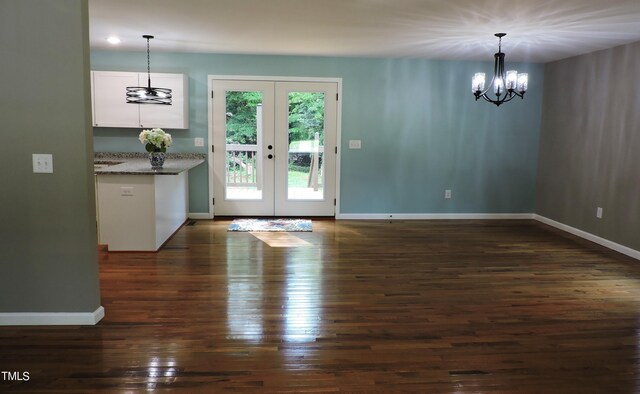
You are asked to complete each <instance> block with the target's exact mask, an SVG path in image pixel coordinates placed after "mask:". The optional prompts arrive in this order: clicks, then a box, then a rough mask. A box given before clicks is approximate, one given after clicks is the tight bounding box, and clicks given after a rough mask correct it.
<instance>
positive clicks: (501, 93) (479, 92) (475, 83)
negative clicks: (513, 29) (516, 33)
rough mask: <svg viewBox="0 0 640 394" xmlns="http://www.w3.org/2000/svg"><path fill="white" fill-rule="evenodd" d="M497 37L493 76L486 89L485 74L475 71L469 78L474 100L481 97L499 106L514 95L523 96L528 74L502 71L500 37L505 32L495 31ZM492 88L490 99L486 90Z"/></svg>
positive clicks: (502, 61)
mask: <svg viewBox="0 0 640 394" xmlns="http://www.w3.org/2000/svg"><path fill="white" fill-rule="evenodd" d="M494 35H495V36H496V37H498V53H496V54H495V55H494V57H495V62H494V66H493V78H492V79H491V82H490V83H489V86H488V87H487V89H485V88H484V85H485V83H484V82H485V74H484V73H476V74H475V75H474V76H473V78H472V79H471V91H472V92H473V94H474V95H475V96H476V101H477V100H478V99H479V98H483V99H485V100H486V101H488V102H490V103H493V104H495V105H497V106H499V105H500V104H502V103H506V102H507V101H511V100H513V99H514V98H516V97H520V98H524V94H525V92H526V91H527V85H528V84H529V74H526V73H519V74H518V72H517V71H516V70H509V71H507V72H505V71H504V53H502V37H504V36H506V35H507V33H496V34H494ZM492 88H493V93H494V94H495V96H496V98H495V99H492V98H490V97H489V96H488V95H487V92H489V90H491V89H492Z"/></svg>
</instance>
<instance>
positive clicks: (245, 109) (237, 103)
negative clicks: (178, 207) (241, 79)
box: [225, 91, 263, 200]
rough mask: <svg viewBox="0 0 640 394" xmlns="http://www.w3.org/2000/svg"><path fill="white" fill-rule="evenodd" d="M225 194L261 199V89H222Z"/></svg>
mask: <svg viewBox="0 0 640 394" xmlns="http://www.w3.org/2000/svg"><path fill="white" fill-rule="evenodd" d="M225 153H226V159H225V181H226V184H225V192H226V193H225V196H226V199H227V200H261V199H262V164H263V163H262V92H246V91H227V92H226V148H225Z"/></svg>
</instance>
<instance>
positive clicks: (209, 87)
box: [207, 75, 342, 219]
mask: <svg viewBox="0 0 640 394" xmlns="http://www.w3.org/2000/svg"><path fill="white" fill-rule="evenodd" d="M216 80H236V81H273V82H333V83H337V84H338V100H337V103H336V105H337V109H336V147H337V150H338V154H337V155H336V177H335V182H336V185H335V193H336V194H335V198H336V209H335V212H334V217H337V216H338V215H339V213H340V156H341V153H342V149H341V148H342V147H341V145H342V138H341V136H342V78H316V77H275V76H251V75H209V76H207V95H208V97H209V98H208V99H207V112H208V129H209V131H208V141H209V144H208V148H207V149H208V152H209V153H208V174H207V182H209V218H210V219H213V218H214V216H215V205H214V204H213V196H214V189H213V174H214V172H213V149H212V146H213V98H212V92H213V83H214V81H216Z"/></svg>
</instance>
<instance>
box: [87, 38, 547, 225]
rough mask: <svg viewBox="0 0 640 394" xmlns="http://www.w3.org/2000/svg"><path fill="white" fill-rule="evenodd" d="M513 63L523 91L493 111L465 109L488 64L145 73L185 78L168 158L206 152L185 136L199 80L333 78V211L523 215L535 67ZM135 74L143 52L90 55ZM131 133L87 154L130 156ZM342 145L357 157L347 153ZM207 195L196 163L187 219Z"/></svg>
mask: <svg viewBox="0 0 640 394" xmlns="http://www.w3.org/2000/svg"><path fill="white" fill-rule="evenodd" d="M487 58H488V59H492V54H491V53H488V54H487ZM507 63H508V54H507ZM508 65H509V63H508ZM513 66H514V67H515V68H516V69H518V70H519V71H523V72H524V71H527V72H528V73H529V76H530V84H529V86H530V91H529V92H528V93H527V97H526V99H525V100H524V101H521V100H520V99H518V100H514V101H513V102H511V103H508V104H505V105H504V106H502V107H500V108H497V107H495V106H494V105H491V104H488V103H485V102H475V101H474V98H473V95H472V93H471V87H470V86H471V76H472V75H473V73H474V72H477V71H484V72H486V73H487V74H489V73H490V72H491V70H492V68H493V63H492V62H456V61H433V60H424V59H364V58H326V57H294V56H248V55H215V54H193V53H191V54H185V53H161V52H153V50H152V53H151V67H152V71H156V72H178V73H185V74H187V75H188V76H189V81H190V86H189V89H190V129H189V130H174V131H170V132H171V133H172V136H173V137H174V141H175V146H174V148H173V149H172V150H173V151H174V152H203V153H204V152H206V148H195V147H194V146H193V138H194V137H205V138H206V137H207V97H208V93H207V75H261V76H307V77H338V78H343V107H342V111H343V112H342V151H341V155H342V156H341V160H342V173H341V176H342V178H341V185H340V187H341V194H340V196H339V198H340V201H341V210H342V213H523V212H526V213H530V212H533V208H534V196H535V178H536V166H537V157H538V137H539V128H540V111H541V103H542V86H543V85H542V84H543V79H544V70H543V66H542V65H539V64H513ZM145 67H146V53H142V52H121V51H120V52H118V51H92V53H91V68H92V69H93V70H113V71H145ZM139 131H140V130H139V129H125V130H123V129H104V128H94V136H95V149H96V151H142V146H141V144H140V143H139V141H138V140H137V134H138V132H139ZM350 139H360V140H362V149H361V150H349V149H347V147H348V140H350ZM207 145H208V144H207ZM445 189H452V191H453V198H452V199H451V200H445V199H444V190H445ZM207 197H208V175H207V168H206V167H205V166H200V167H198V168H196V169H195V170H194V171H192V172H191V173H190V211H191V212H207V211H208V206H207V201H208V200H207Z"/></svg>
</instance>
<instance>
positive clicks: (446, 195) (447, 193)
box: [444, 189, 451, 198]
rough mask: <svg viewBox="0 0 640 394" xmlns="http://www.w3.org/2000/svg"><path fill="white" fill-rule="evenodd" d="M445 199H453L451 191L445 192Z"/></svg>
mask: <svg viewBox="0 0 640 394" xmlns="http://www.w3.org/2000/svg"><path fill="white" fill-rule="evenodd" d="M444 198H451V190H450V189H447V190H445V191H444Z"/></svg>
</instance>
